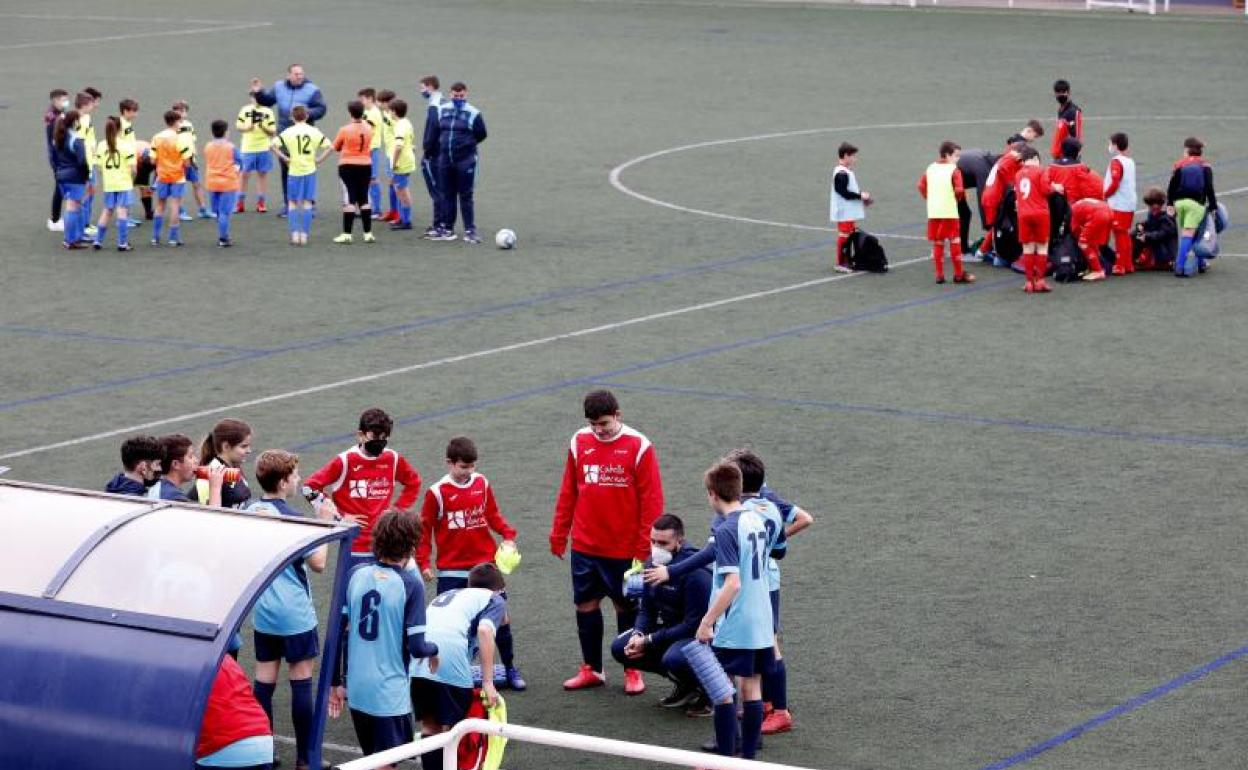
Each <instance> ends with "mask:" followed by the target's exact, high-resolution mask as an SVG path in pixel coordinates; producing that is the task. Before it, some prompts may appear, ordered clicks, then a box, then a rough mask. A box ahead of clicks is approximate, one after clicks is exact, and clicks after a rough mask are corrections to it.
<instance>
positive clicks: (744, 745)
mask: <svg viewBox="0 0 1248 770" xmlns="http://www.w3.org/2000/svg"><path fill="white" fill-rule="evenodd" d="M743 708H744V713H743V714H742V716H741V756H742V757H743V758H744V759H753V758H754V755H755V754H757V753H758V739H759V737H760V736H761V735H762V734H763V702H762V701H761V700H747V701H746V702H745V704H744V705H743ZM717 709H718V707H717ZM718 716H719V714H718V710H717V712H716V717H717V718H716V720H715V723H716V724H715V726H716V728H717V729H718V727H719V719H718Z"/></svg>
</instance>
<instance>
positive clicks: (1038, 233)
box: [1018, 214, 1049, 244]
mask: <svg viewBox="0 0 1248 770" xmlns="http://www.w3.org/2000/svg"><path fill="white" fill-rule="evenodd" d="M1018 242H1019V243H1043V244H1048V242H1049V215H1048V214H1019V215H1018Z"/></svg>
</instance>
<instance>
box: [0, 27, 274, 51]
mask: <svg viewBox="0 0 1248 770" xmlns="http://www.w3.org/2000/svg"><path fill="white" fill-rule="evenodd" d="M271 26H273V22H271V21H257V22H252V23H249V24H230V25H227V26H221V27H196V28H195V29H172V30H166V31H163V32H134V33H131V34H127V35H105V36H101V37H80V38H75V39H70V40H42V41H37V42H31V43H13V44H10V45H0V51H16V50H19V49H26V48H48V47H52V46H60V45H84V44H87V43H112V42H116V41H119V40H136V39H139V38H147V37H179V36H184V35H203V34H206V33H210V32H240V31H243V30H248V29H260V28H262V27H271Z"/></svg>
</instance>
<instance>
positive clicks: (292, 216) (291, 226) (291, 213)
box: [286, 206, 300, 235]
mask: <svg viewBox="0 0 1248 770" xmlns="http://www.w3.org/2000/svg"><path fill="white" fill-rule="evenodd" d="M299 220H300V217H299V210H298V209H296V208H295V207H294V206H291V207H290V208H289V209H288V210H287V211H286V228H287V229H288V230H290V234H291V235H294V234H295V233H297V232H299Z"/></svg>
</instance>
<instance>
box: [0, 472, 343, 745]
mask: <svg viewBox="0 0 1248 770" xmlns="http://www.w3.org/2000/svg"><path fill="white" fill-rule="evenodd" d="M0 526H2V527H3V532H4V536H3V537H0V768H6V770H9V769H13V770H16V769H17V768H23V769H24V768H31V769H32V770H35V769H42V768H57V769H60V768H69V767H72V768H77V769H84V770H85V769H98V770H114V769H116V770H121V769H122V768H125V769H126V770H133V768H144V770H149V769H151V770H155V769H157V768H178V769H179V770H185V768H191V767H193V766H194V749H195V744H196V741H197V740H198V737H199V728H200V722H201V721H202V717H203V711H204V703H205V701H206V699H207V697H208V692H209V690H210V689H211V687H212V681H213V678H214V677H215V675H216V671H217V666H218V665H219V663H220V661H221V656H222V655H224V654H225V650H226V647H227V645H228V643H229V640H230V636H231V635H232V634H233V632H234V631H235V629H237V628H238V627H239V626H240V625H241V624H242V621H243V619H244V618H245V617H246V616H247V614H248V613H249V612H250V611H251V607H252V605H253V604H254V603H255V601H256V599H257V598H259V596H260V594H261V593H263V591H264V589H265V588H266V587H267V586H268V584H269V583H270V582H272V580H273V578H274V577H276V576H277V575H278V574H279V573H280V572H281V571H282V570H283V569H284V568H285V567H286V566H287V565H288V564H290V563H291V562H292V561H294V559H296V558H297V557H298V556H299V555H300V554H303V553H306V552H307V551H308V550H309V549H312V548H315V547H317V546H319V545H322V544H326V543H332V542H335V541H336V542H338V543H339V544H340V546H349V544H350V541H351V539H352V538H353V537H354V534H355V529H354V528H353V527H347V526H344V525H340V524H330V523H324V522H320V521H317V520H314V519H311V518H308V519H296V518H293V517H282V516H269V515H263V514H247V513H239V512H237V511H230V510H224V509H215V508H207V507H204V506H198V505H192V504H183V503H169V502H164V501H159V500H146V499H143V498H135V497H123V496H118V495H108V494H103V493H95V492H84V491H81V490H71V489H63V488H59V487H47V486H40V485H34V484H25V483H20V482H6V481H0ZM341 553H342V552H341V551H340V554H339V555H340V556H341ZM346 562H347V560H346V559H343V558H339V559H338V569H337V571H336V573H335V576H334V596H337V595H338V593H339V592H338V590H337V587H338V585H339V584H340V582H341V581H342V580H343V571H344V569H345V566H346ZM339 611H340V606H339V604H338V602H337V601H336V600H335V602H334V605H333V607H332V608H331V615H330V617H336V616H337V613H338V612H339ZM328 629H329V631H328V638H327V639H326V640H325V644H324V645H323V649H324V650H325V658H324V660H332V655H333V654H335V652H336V650H337V647H338V639H337V636H338V624H336V623H330V624H328ZM330 669H332V666H330V665H324V664H323V665H322V666H321V672H320V677H319V682H318V685H319V686H318V693H317V702H318V713H319V714H321V715H323V714H324V712H325V709H324V704H325V698H326V697H327V694H328V684H329V676H330V673H331V671H330ZM323 728H324V724H323V716H322V719H321V720H318V724H317V725H316V731H315V735H314V738H315V740H314V743H315V744H316V745H317V746H319V744H320V735H321V733H322V731H323ZM315 753H316V754H318V755H319V753H320V752H319V751H316V752H315ZM313 760H314V762H319V756H316V757H313ZM313 766H317V765H316V764H314V765H313Z"/></svg>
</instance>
